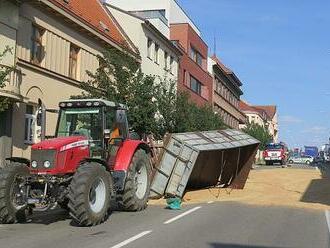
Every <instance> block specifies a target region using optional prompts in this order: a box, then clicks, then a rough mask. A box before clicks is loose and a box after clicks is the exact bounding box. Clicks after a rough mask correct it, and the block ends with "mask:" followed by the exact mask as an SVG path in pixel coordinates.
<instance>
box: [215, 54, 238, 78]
mask: <svg viewBox="0 0 330 248" xmlns="http://www.w3.org/2000/svg"><path fill="white" fill-rule="evenodd" d="M211 59H212V60H213V61H214V62H215V63H216V64H217V65H218V66H219V67H220V68H221V69H222V70H223V71H224V72H226V73H228V74H230V73H233V72H232V70H230V69H229V68H228V67H226V66H225V65H224V64H223V63H222V62H221V61H220V59H219V58H218V57H217V56H215V55H213V56H212V57H211Z"/></svg>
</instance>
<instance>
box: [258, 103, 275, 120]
mask: <svg viewBox="0 0 330 248" xmlns="http://www.w3.org/2000/svg"><path fill="white" fill-rule="evenodd" d="M254 107H255V108H258V109H262V110H264V111H265V112H266V113H267V115H268V116H269V117H270V118H271V119H272V118H273V117H274V115H275V114H276V106H275V105H256V106H254Z"/></svg>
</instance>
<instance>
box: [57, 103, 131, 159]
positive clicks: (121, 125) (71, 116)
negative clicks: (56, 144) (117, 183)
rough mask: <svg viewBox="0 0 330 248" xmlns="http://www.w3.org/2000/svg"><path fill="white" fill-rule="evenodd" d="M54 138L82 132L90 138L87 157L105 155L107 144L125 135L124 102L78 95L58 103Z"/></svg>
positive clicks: (107, 151)
mask: <svg viewBox="0 0 330 248" xmlns="http://www.w3.org/2000/svg"><path fill="white" fill-rule="evenodd" d="M59 107H60V112H59V118H58V123H57V128H56V134H55V137H56V138H60V137H69V136H82V137H85V139H87V140H88V141H89V146H90V157H93V158H102V159H105V158H106V156H108V155H109V154H108V153H109V147H110V146H118V145H119V144H120V143H121V142H122V141H123V140H125V139H127V138H128V136H129V133H128V122H127V116H126V109H127V108H126V106H125V105H123V104H115V103H114V102H111V101H106V100H102V99H79V100H69V101H64V102H61V103H60V104H59Z"/></svg>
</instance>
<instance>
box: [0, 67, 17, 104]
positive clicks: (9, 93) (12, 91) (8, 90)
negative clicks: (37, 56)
mask: <svg viewBox="0 0 330 248" xmlns="http://www.w3.org/2000/svg"><path fill="white" fill-rule="evenodd" d="M6 69H9V67H7V66H4V65H0V70H6ZM21 83H22V73H21V71H20V70H18V69H13V70H12V71H11V72H10V73H9V75H8V76H7V79H6V81H5V87H3V88H0V96H5V97H9V98H12V99H15V100H21V99H22V96H21V90H20V89H21Z"/></svg>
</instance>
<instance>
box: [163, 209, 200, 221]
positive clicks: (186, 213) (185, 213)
mask: <svg viewBox="0 0 330 248" xmlns="http://www.w3.org/2000/svg"><path fill="white" fill-rule="evenodd" d="M200 208H201V206H198V207H194V208H192V209H189V210H188V211H186V212H184V213H182V214H179V215H178V216H176V217H174V218H172V219H169V220H167V221H165V222H164V224H165V225H166V224H170V223H172V222H174V221H176V220H178V219H180V218H182V217H184V216H186V215H188V214H190V213H192V212H195V211H196V210H198V209H200Z"/></svg>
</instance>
